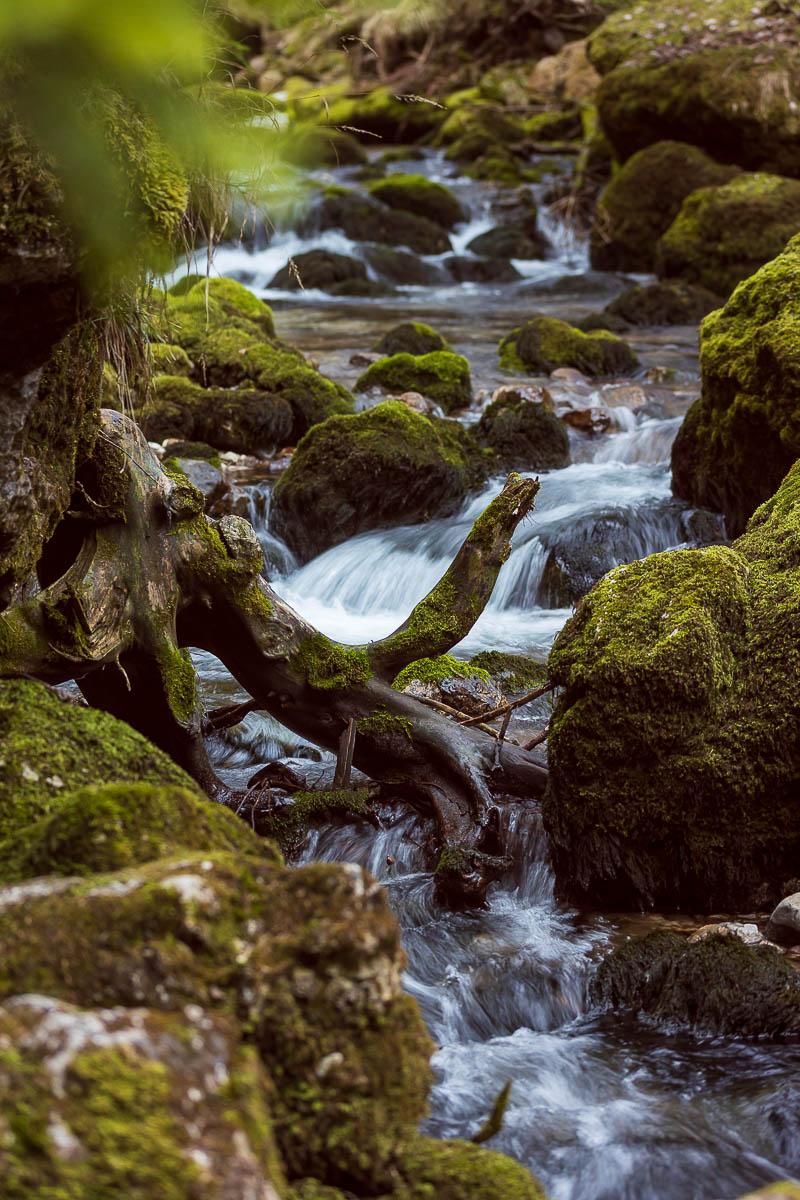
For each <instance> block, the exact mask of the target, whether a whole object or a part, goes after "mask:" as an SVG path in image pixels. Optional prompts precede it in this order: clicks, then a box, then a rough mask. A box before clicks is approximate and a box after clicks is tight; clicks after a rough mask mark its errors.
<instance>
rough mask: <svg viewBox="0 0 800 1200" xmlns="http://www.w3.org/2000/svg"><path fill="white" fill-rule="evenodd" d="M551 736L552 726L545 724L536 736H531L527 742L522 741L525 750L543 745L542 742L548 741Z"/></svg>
mask: <svg viewBox="0 0 800 1200" xmlns="http://www.w3.org/2000/svg"><path fill="white" fill-rule="evenodd" d="M549 736H550V726H549V725H545V727H544V729H543V730H542V731H541V732H540V733H537V734H536V736H535V737H532V738H530V739H529V740H528V741H527V742H523V743H522V747H521V748H522V749H523V750H535V749H536V747H537V746H541V744H542V742H546V741H547V739H548V737H549Z"/></svg>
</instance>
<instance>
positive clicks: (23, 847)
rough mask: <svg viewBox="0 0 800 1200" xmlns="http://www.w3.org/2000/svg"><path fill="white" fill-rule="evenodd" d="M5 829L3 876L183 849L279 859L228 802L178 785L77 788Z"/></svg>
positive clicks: (64, 870)
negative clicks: (27, 820) (224, 803)
mask: <svg viewBox="0 0 800 1200" xmlns="http://www.w3.org/2000/svg"><path fill="white" fill-rule="evenodd" d="M118 724H119V722H118ZM26 815H27V814H26V813H25V812H23V813H22V814H21V819H22V820H23V821H24V818H25V816H26ZM5 833H6V836H5V837H4V838H3V840H2V841H0V883H18V882H20V881H21V880H24V879H28V878H32V877H34V876H37V875H91V874H93V873H94V872H96V871H101V872H102V871H119V870H123V869H124V868H126V867H131V866H135V865H136V864H137V863H146V862H151V861H152V860H154V859H157V858H162V857H163V856H165V855H168V854H170V853H174V852H175V851H176V850H178V849H186V850H208V851H211V850H222V851H228V852H230V853H232V854H245V855H246V854H250V855H254V856H256V857H261V856H266V857H270V858H271V859H272V861H278V858H279V856H278V855H276V853H275V852H274V851H273V850H272V848H271V846H270V843H269V842H266V841H264V840H263V839H261V838H258V837H256V836H255V834H254V833H253V832H252V830H251V829H250V828H249V827H248V826H247V825H246V824H245V823H244V822H243V821H240V820H238V819H237V818H236V817H235V816H234V814H233V813H232V812H231V811H230V810H229V809H227V808H224V807H223V806H222V805H220V804H214V803H213V802H212V801H211V800H208V799H206V798H205V797H203V796H199V795H198V794H197V793H196V792H195V791H189V789H188V788H186V787H178V786H177V785H175V784H171V785H162V786H158V785H155V784H152V783H111V784H104V785H101V786H94V787H85V788H80V789H79V790H78V791H75V792H69V793H68V794H66V795H63V794H62V795H60V796H58V797H57V798H56V799H55V800H54V801H53V803H52V804H51V805H49V811H48V814H47V815H46V816H44V817H40V818H39V820H34V821H33V822H32V823H31V824H24V823H23V824H19V825H17V824H16V823H15V824H14V825H13V826H10V825H9V824H8V823H7V822H6V824H5Z"/></svg>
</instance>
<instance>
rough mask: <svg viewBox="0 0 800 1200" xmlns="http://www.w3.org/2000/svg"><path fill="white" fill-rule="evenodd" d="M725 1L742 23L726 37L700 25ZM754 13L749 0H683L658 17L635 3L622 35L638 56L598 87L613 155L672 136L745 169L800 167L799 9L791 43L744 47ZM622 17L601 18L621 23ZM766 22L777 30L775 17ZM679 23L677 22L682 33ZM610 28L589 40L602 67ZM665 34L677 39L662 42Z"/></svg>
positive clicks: (793, 171)
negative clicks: (705, 0)
mask: <svg viewBox="0 0 800 1200" xmlns="http://www.w3.org/2000/svg"><path fill="white" fill-rule="evenodd" d="M723 7H726V8H728V9H729V10H730V9H732V8H734V7H735V8H736V9H737V10H738V11H737V17H738V18H740V27H739V29H736V30H731V31H730V36H729V37H728V38H727V40H726V36H725V31H724V28H723V26H722V24H720V26H719V27H718V28H717V29H716V30H713V31H712V32H711V36H710V37H709V36H708V33H709V31H708V26H707V25H706V22H707V20H708V19H709V18H710V17H711V18H712V19H713V16H712V14H713V13H714V12H715V11H719V10H720V9H721V8H723ZM757 11H758V9H757V8H756V7H755V6H753V5H751V4H749V3H748V0H716V3H712V4H706V5H704V6H703V9H702V10H700V9H698V8H697V7H696V6H695V5H693V4H692V3H691V2H690V0H682V3H679V4H676V5H675V6H673V8H672V10H671V12H670V13H669V14H668V15H667V17H666V21H664V16H665V14H664V13H663V10H662V9H661V8H656V7H655V6H650V7H648V8H645V6H640V8H639V10H638V12H637V14H635V15H634V16H633V18H632V20H630V21H628V22H625V24H626V26H627V28H626V30H625V37H634V38H638V50H639V51H640V53H639V54H632V55H631V56H630V57H628V58H622V59H617V62H619V65H615V66H614V67H613V69H612V70H611V71H610V74H607V75H606V77H605V78H604V79H603V81H602V83H601V85H600V87H599V89H598V92H597V107H598V111H599V114H600V120H601V122H602V126H603V130H604V132H605V134H606V136H607V137H608V139H609V141H610V143H611V145H612V147H613V149H614V153H615V155H616V156H617V158H619V159H621V160H625V159H627V158H628V157H629V156H630V155H631V154H634V153H636V151H637V150H642V149H643V148H644V147H645V146H648V145H651V144H652V143H654V142H658V141H660V140H661V139H663V138H675V139H676V140H678V141H682V142H690V143H691V144H693V145H695V146H700V147H701V148H702V149H704V150H707V151H708V153H710V154H713V155H714V157H715V158H718V159H720V160H721V161H723V162H730V163H736V164H737V165H739V166H742V167H745V168H746V169H748V170H765V171H774V172H776V173H778V174H783V175H790V176H797V175H798V174H800V149H799V148H798V132H799V131H800V115H798V110H799V109H800V83H799V82H798V80H800V70H799V69H798V68H799V66H800V52H798V50H797V46H796V42H797V33H798V30H800V22H798V18H797V14H796V13H795V12H792V13H791V14H789V16H788V22H789V24H791V27H792V28H791V31H790V38H791V41H789V40H788V39H787V41H786V42H785V43H784V44H780V41H779V40H778V38H777V37H775V38H774V40H773V39H771V40H770V42H766V41H764V40H763V38H761V39H759V38H755V39H754V40H753V43H752V44H745V43H746V39H747V34H746V33H745V34H744V36H743V30H742V27H741V26H742V23H743V21H742V20H741V19H742V18H743V19H744V21H752V14H753V13H755V12H757ZM628 15H631V14H628ZM624 16H625V14H620V15H619V16H616V17H614V18H612V20H611V22H606V25H607V26H611V25H612V24H614V23H616V27H617V28H619V27H620V25H621V24H622V22H623V21H624ZM769 20H770V22H771V24H772V23H773V22H774V23H775V25H776V27H777V24H778V22H779V21H780V16H779V15H778V14H775V17H770V18H769ZM662 22H663V23H664V24H666V23H667V22H668V23H669V30H668V31H667V30H664V31H658V30H657V25H658V24H659V23H662ZM676 22H677V23H680V22H683V27H682V29H680V32H677V28H678V26H677V25H676ZM607 33H608V30H606V32H605V34H604V31H603V28H601V30H600V31H598V33H597V34H596V35H595V37H594V38H593V39H592V40H591V42H590V54H591V56H592V59H593V61H594V63H595V65H596V66H600V69H601V70H603V69H604V68H607V67H608V66H610V65H611V61H612V60H611V57H610V56H601V55H600V54H598V41H597V40H596V39H599V38H602V37H604V36H607ZM669 33H671V34H673V35H674V37H675V39H676V41H674V42H673V45H672V46H669V47H667V46H665V45H664V43H665V42H666V41H667V37H668V34H669ZM776 33H777V28H776ZM648 41H649V45H648ZM701 41H702V43H703V44H701ZM713 43H716V44H713ZM676 51H677V52H676ZM765 79H768V80H769V86H768V87H765Z"/></svg>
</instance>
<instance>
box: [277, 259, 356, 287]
mask: <svg viewBox="0 0 800 1200" xmlns="http://www.w3.org/2000/svg"><path fill="white" fill-rule="evenodd" d="M366 282H367V268H366V267H365V266H364V264H363V263H362V262H359V261H358V259H357V258H351V257H350V255H348V254H334V253H333V251H331V250H308V251H307V252H306V253H305V254H296V255H295V256H294V257H293V258H291V259H290V260H289V262H287V263H286V265H285V266H283V267H281V269H280V270H279V271H277V272H276V273H275V275H273V277H272V279H271V280H270V281H269V286H270V287H271V288H283V289H284V290H285V291H298V290H299V289H301V288H319V289H320V290H321V291H323V292H331V293H332V294H333V295H336V293H337V290H338V289H340V288H341V286H342V285H343V284H344V285H349V286H351V287H352V286H353V285H354V284H366Z"/></svg>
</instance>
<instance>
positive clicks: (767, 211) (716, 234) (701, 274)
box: [657, 175, 800, 295]
mask: <svg viewBox="0 0 800 1200" xmlns="http://www.w3.org/2000/svg"><path fill="white" fill-rule="evenodd" d="M798 228H800V182H798V181H796V180H793V179H783V178H781V177H780V176H778V175H739V176H738V177H737V178H735V179H732V180H731V181H730V182H729V183H726V184H724V185H723V186H722V187H706V188H701V189H700V190H699V191H696V192H693V193H692V195H691V196H689V197H688V198H687V199H686V200H685V201H684V203H683V205H682V207H681V210H680V212H679V213H678V215H677V217H676V218H675V220H674V221H673V222H672V224H671V225H670V227H669V229H668V230H667V231H666V233H665V234H664V236H663V237H662V238H661V241H660V242H659V245H658V251H657V265H658V271H659V274H661V275H667V276H675V275H677V276H680V277H681V278H683V279H688V280H689V281H690V282H692V283H699V284H702V285H703V286H704V287H707V288H709V289H711V290H712V291H714V292H716V293H717V294H718V295H727V294H728V293H729V292H731V291H732V290H733V288H734V287H735V286H736V284H737V283H740V282H741V281H742V280H743V279H746V278H747V277H748V276H749V275H752V274H753V272H754V271H756V270H757V269H758V268H759V267H760V266H762V264H763V263H765V262H767V261H768V260H769V259H771V258H774V257H775V255H777V254H780V252H781V251H782V250H783V248H784V246H785V245H786V243H787V242H788V241H789V239H790V238H791V237H793V236H794V234H795V233H796V232H797V230H798Z"/></svg>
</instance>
